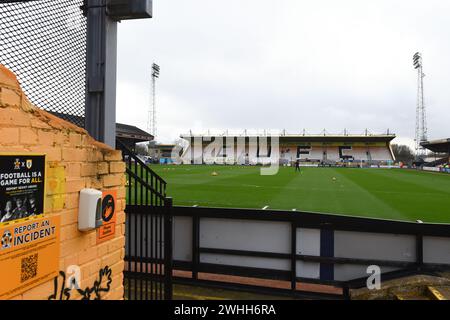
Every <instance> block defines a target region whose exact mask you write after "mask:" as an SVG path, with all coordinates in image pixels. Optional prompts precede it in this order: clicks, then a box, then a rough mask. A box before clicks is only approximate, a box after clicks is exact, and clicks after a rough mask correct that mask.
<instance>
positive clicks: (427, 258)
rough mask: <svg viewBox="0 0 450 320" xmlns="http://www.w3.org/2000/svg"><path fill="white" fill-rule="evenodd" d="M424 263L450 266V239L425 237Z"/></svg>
mask: <svg viewBox="0 0 450 320" xmlns="http://www.w3.org/2000/svg"><path fill="white" fill-rule="evenodd" d="M423 262H425V263H437V264H442V263H447V264H450V238H444V237H423Z"/></svg>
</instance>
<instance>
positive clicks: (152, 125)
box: [147, 63, 160, 137]
mask: <svg viewBox="0 0 450 320" xmlns="http://www.w3.org/2000/svg"><path fill="white" fill-rule="evenodd" d="M159 71H160V67H159V66H158V65H157V64H156V63H153V65H152V101H151V105H150V109H149V112H148V124H147V127H148V131H149V132H150V134H151V135H153V136H154V137H156V133H157V132H156V79H158V78H159Z"/></svg>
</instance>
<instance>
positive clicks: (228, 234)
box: [200, 218, 291, 253]
mask: <svg viewBox="0 0 450 320" xmlns="http://www.w3.org/2000/svg"><path fill="white" fill-rule="evenodd" d="M290 234H291V226H290V224H289V223H287V222H274V221H255V220H253V221H250V220H234V219H215V218H202V219H201V220H200V247H202V248H215V249H231V250H247V251H259V252H277V253H290V247H291V245H290Z"/></svg>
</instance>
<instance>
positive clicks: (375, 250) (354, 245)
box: [334, 231, 416, 262]
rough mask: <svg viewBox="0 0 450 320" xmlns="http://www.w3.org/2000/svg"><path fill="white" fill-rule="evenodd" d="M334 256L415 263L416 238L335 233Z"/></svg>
mask: <svg viewBox="0 0 450 320" xmlns="http://www.w3.org/2000/svg"><path fill="white" fill-rule="evenodd" d="M334 256H335V257H339V258H358V259H375V260H390V261H404V262H414V261H416V238H415V236H412V235H396V234H386V233H370V232H355V231H335V232H334Z"/></svg>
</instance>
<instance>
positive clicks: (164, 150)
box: [148, 144, 176, 164]
mask: <svg viewBox="0 0 450 320" xmlns="http://www.w3.org/2000/svg"><path fill="white" fill-rule="evenodd" d="M175 148H176V145H175V144H154V145H150V146H149V150H148V151H149V154H150V156H151V157H152V158H153V159H154V160H156V161H157V162H159V163H160V164H172V163H173V162H174V159H172V151H173V150H174V149H175Z"/></svg>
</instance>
